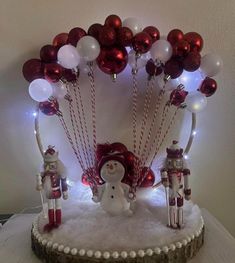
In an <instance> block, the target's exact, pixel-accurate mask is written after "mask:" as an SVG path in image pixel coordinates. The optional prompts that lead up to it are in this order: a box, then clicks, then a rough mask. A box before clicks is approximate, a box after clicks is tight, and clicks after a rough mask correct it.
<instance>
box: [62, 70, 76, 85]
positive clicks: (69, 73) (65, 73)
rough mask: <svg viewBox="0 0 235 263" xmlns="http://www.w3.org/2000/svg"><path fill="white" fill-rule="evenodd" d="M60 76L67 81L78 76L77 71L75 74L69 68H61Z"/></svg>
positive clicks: (73, 79) (72, 80) (74, 79)
mask: <svg viewBox="0 0 235 263" xmlns="http://www.w3.org/2000/svg"><path fill="white" fill-rule="evenodd" d="M62 77H63V78H65V79H66V80H67V81H68V82H74V81H76V80H77V78H78V77H79V72H78V73H77V74H75V73H74V72H73V71H72V70H71V69H66V68H63V72H62Z"/></svg>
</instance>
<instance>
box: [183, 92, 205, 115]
mask: <svg viewBox="0 0 235 263" xmlns="http://www.w3.org/2000/svg"><path fill="white" fill-rule="evenodd" d="M185 103H186V105H187V108H186V109H187V110H188V111H190V112H193V113H198V112H200V111H202V110H203V109H204V108H205V107H206V105H207V98H206V96H205V95H204V94H202V93H201V92H199V91H194V92H192V93H189V94H188V95H187V97H186V98H185Z"/></svg>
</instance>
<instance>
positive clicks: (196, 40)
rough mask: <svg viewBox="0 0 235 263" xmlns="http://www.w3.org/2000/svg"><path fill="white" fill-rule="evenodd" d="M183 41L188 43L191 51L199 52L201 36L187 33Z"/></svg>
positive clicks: (201, 44)
mask: <svg viewBox="0 0 235 263" xmlns="http://www.w3.org/2000/svg"><path fill="white" fill-rule="evenodd" d="M184 40H186V41H187V42H188V43H189V45H190V50H191V51H197V52H200V51H201V50H202V48H203V39H202V37H201V35H199V34H198V33H196V32H189V33H187V34H185V35H184Z"/></svg>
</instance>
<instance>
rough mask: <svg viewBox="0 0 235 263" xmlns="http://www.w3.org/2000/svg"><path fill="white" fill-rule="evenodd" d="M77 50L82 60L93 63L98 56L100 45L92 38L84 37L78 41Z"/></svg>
mask: <svg viewBox="0 0 235 263" xmlns="http://www.w3.org/2000/svg"><path fill="white" fill-rule="evenodd" d="M77 50H78V54H79V56H80V57H81V58H82V59H83V60H85V61H87V62H88V61H93V60H95V59H96V58H97V57H98V56H99V54H100V44H99V42H98V41H97V40H96V39H95V38H94V37H91V36H84V37H82V38H81V39H80V40H79V41H78V44H77Z"/></svg>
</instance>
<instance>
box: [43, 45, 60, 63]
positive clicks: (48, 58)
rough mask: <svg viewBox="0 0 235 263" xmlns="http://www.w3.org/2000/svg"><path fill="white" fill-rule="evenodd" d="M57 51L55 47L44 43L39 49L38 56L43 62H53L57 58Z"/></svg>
mask: <svg viewBox="0 0 235 263" xmlns="http://www.w3.org/2000/svg"><path fill="white" fill-rule="evenodd" d="M57 52H58V48H57V47H55V46H52V45H45V46H43V47H42V48H41V50H40V58H41V60H42V61H43V62H45V63H50V62H55V61H56V60H57Z"/></svg>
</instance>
